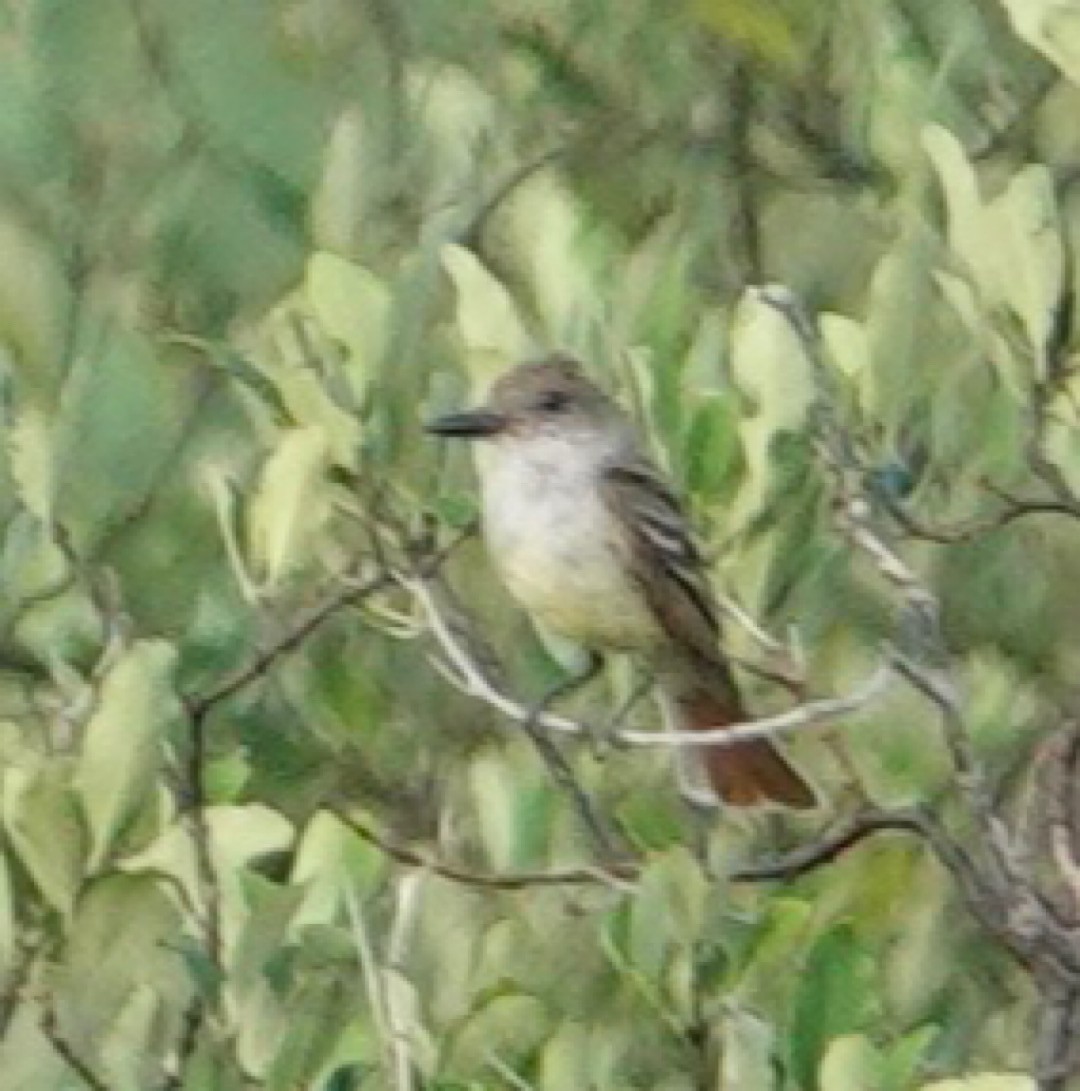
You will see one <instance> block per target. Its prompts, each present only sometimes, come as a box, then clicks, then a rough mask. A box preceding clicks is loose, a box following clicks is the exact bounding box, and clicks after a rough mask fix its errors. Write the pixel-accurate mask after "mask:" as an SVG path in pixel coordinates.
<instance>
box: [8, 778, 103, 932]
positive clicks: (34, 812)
mask: <svg viewBox="0 0 1080 1091" xmlns="http://www.w3.org/2000/svg"><path fill="white" fill-rule="evenodd" d="M0 784H2V786H3V792H2V793H0V813H2V815H3V822H4V830H5V832H6V834H7V836H8V838H9V839H10V842H11V846H12V848H13V849H14V850H15V854H16V855H17V856H18V859H19V861H20V863H21V864H22V865H23V867H25V868H26V870H27V872H29V874H30V878H31V879H32V880H33V882H34V884H35V885H36V886H37V888H38V890H39V891H40V893H41V895H42V897H43V898H44V899H45V901H46V902H48V903H49V905H51V906H52V907H53V908H54V909H56V910H58V911H59V912H60V913H61V914H63V915H67V914H69V913H70V912H71V909H72V907H73V906H74V904H75V898H76V895H77V893H78V890H79V887H80V885H81V884H82V882H83V875H84V870H85V854H86V844H85V835H84V832H83V829H84V827H83V823H82V822H81V821H80V817H79V812H78V803H77V802H76V799H75V795H74V793H73V792H72V790H71V787H70V786H69V784H68V782H67V775H66V770H65V769H64V768H63V767H62V766H61V765H60V764H59V763H55V764H53V765H51V766H47V767H44V768H42V769H40V770H38V771H37V772H34V773H31V772H30V771H28V770H26V769H23V768H20V767H18V766H12V767H10V768H8V769H5V770H4V772H3V774H2V778H0Z"/></svg>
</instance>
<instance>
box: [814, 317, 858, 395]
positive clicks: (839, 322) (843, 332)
mask: <svg viewBox="0 0 1080 1091" xmlns="http://www.w3.org/2000/svg"><path fill="white" fill-rule="evenodd" d="M820 326H821V339H822V341H823V343H824V345H825V349H826V352H827V353H828V357H829V359H830V360H831V361H832V362H833V363H835V364H836V366H837V367H839V368H840V370H841V371H842V372H843V373H844V374H845V375H846V376H847V377H848V378H849V379H853V380H857V379H858V378H859V377H860V376H862V375H864V374H865V373H866V371H867V369H868V368H869V366H870V344H869V341H868V338H867V332H866V327H865V326H864V325H863V324H862V323H861V322H856V321H855V319H853V318H848V317H847V316H846V315H842V314H823V315H822V316H821V321H820Z"/></svg>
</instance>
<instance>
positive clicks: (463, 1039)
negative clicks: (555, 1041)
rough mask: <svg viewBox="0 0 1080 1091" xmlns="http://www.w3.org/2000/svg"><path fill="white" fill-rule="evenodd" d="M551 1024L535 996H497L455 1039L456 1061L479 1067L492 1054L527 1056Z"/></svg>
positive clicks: (469, 1020) (474, 1015)
mask: <svg viewBox="0 0 1080 1091" xmlns="http://www.w3.org/2000/svg"><path fill="white" fill-rule="evenodd" d="M549 1025H550V1022H549V1018H548V1013H547V1012H546V1011H545V1008H544V1005H543V1004H542V1003H541V1002H540V1001H539V1000H537V999H536V997H534V996H528V995H525V994H522V993H513V992H511V993H507V994H505V995H502V996H499V995H496V996H494V997H492V998H491V999H490V1000H489V1001H487V1002H481V1003H480V1004H479V1005H478V1007H477V1008H476V1010H475V1011H473V1012H472V1014H470V1015H469V1017H468V1019H467V1020H465V1021H464V1023H463V1025H462V1027H461V1029H460V1030H459V1031H458V1033H457V1034H456V1035H455V1036H454V1039H453V1042H452V1052H451V1056H452V1058H453V1062H454V1064H455V1065H462V1066H468V1067H477V1068H480V1067H482V1066H483V1065H484V1062H485V1060H486V1058H487V1057H488V1056H490V1055H492V1054H494V1055H495V1056H502V1057H504V1058H506V1059H507V1060H508V1061H509V1060H510V1059H512V1058H514V1057H517V1056H524V1055H526V1054H527V1052H528V1051H529V1050H531V1049H532V1048H534V1047H535V1045H536V1043H537V1041H538V1040H539V1039H540V1037H541V1036H542V1035H543V1033H544V1030H545V1029H546V1028H547V1027H548V1026H549ZM579 1086H581V1085H579Z"/></svg>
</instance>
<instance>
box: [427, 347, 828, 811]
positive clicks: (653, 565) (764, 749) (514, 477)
mask: <svg viewBox="0 0 1080 1091" xmlns="http://www.w3.org/2000/svg"><path fill="white" fill-rule="evenodd" d="M427 430H428V431H429V432H431V433H433V434H436V435H440V436H444V437H454V438H460V439H468V440H474V441H478V442H480V443H481V444H482V448H483V450H482V456H481V457H480V458H478V459H477V464H478V470H479V476H480V490H481V522H482V526H483V534H484V539H485V543H486V546H487V551H488V554H489V555H490V558H491V560H492V562H493V564H494V567H495V568H496V570H497V571H498V573H499V575H500V577H501V580H502V582H503V583H504V585H505V587H506V588H507V590H508V591H509V593H510V595H511V596H512V597H513V598H514V599H515V600H516V601H517V602H518V604H519V605H520V606H521V607H523V608H524V610H525V611H526V613H527V614H528V615H529V616H530V617H531V619H532V620H533V622H534V624H536V626H537V628H538V629H539V630H540V631H541V632H543V633H548V634H553V635H554V636H555V637H556V638H558V639H559V640H561V641H565V642H569V644H570V645H572V646H575V647H578V648H581V649H583V650H584V651H585V653H586V655H587V657H588V662H589V664H590V669H589V670H587V671H586V672H585V673H586V674H591V673H594V668H595V667H596V666H597V664H598V663H599V662H600V661H602V659H603V657H604V656H605V655H607V654H608V653H630V654H632V655H634V656H636V657H638V658H639V659H640V660H641V661H642V662H643V663H644V665H645V666H646V668H647V669H648V671H649V673H650V674H651V676H652V677H653V678H654V680H655V683H656V685H657V687H658V689H659V693H660V698H661V703H662V705H663V706H664V707H665V708H666V709H668V710H670V712H671V713H672V715H673V718H674V724H675V726H677V727H679V728H683V729H689V730H698V731H703V730H712V729H716V728H723V727H726V726H730V725H732V724H736V723H741V722H744V721H745V720H746V718H747V717H746V714H745V711H744V708H743V703H742V699H741V696H740V693H739V689H738V686H737V684H736V681H735V678H734V677H733V673H732V670H731V666H730V663H729V662H728V660H727V658H726V657H725V655H724V653H723V651H722V650H721V647H720V639H719V638H720V625H719V617H718V610H717V606H716V602H715V599H714V596H713V594H712V592H711V589H710V587H709V583H708V580H707V578H706V573H705V565H704V562H703V557H702V554H701V552H700V550H699V549H698V548H697V546H696V545H695V543H694V540H693V537H692V535H691V533H690V528H689V523H688V520H687V517H686V515H685V513H684V510H683V507H682V505H681V504H680V501H679V499H678V497H677V495H676V493H675V491H674V489H673V488H672V486H671V485H670V484H669V482H668V481H667V480H666V479H665V477H664V476H663V475H662V474H661V472H660V471H659V469H658V468H657V466H656V465H655V464H654V462H653V461H652V460H651V459H650V458H649V457H648V455H647V453H646V450H645V446H644V443H643V441H642V439H641V436H640V434H639V433H638V430H637V429H636V428H635V427H634V425H633V423H632V421H631V420H630V418H629V416H628V415H627V414H626V413H625V412H624V411H623V410H622V408H621V407H620V406H619V405H618V403H617V402H616V401H615V400H614V399H613V398H611V397H609V396H608V395H607V394H606V393H605V392H604V391H603V390H602V389H601V388H600V387H599V386H598V385H596V384H595V383H594V382H593V381H592V380H590V379H589V378H588V377H587V375H586V372H585V369H584V367H583V365H582V364H581V363H580V362H579V361H578V360H577V359H575V358H573V357H570V356H568V355H565V354H561V353H556V354H553V355H550V356H548V357H546V358H544V359H541V360H537V361H531V362H526V363H523V364H518V365H516V366H514V367H511V368H510V369H509V370H507V371H506V372H504V373H503V374H502V375H501V376H499V378H498V379H496V380H495V382H494V383H493V384H492V386H491V388H490V391H489V393H488V396H487V398H486V401H485V403H484V404H483V405H481V406H479V407H477V408H473V409H468V410H464V411H459V412H455V413H450V414H447V415H444V416H441V417H439V418H437V419H436V420H433V421H431V422H429V423H428V424H427ZM694 750H695V752H696V753H697V755H698V756H699V757H698V760H700V761H701V762H702V764H703V766H704V771H705V773H706V779H707V780H708V783H709V785H710V786H711V791H712V794H713V796H714V797H715V798H716V799H717V800H719V801H720V802H722V803H723V804H726V805H729V806H733V807H752V806H755V805H763V804H776V805H781V806H785V807H789V808H795V809H805V808H812V807H815V806H816V805H817V799H816V795H815V793H814V791H813V790H812V789H811V787H810V785H809V784H808V783H807V781H806V780H805V779H804V778H803V777H802V776H801V775H800V774H799V773H798V772H797V771H796V770H795V769H794V768H793V767H792V765H791V764H790V763H789V762H788V761H787V759H786V758H785V757H784V756H783V755H782V754H781V753H780V752H779V750H778V749H777V748H776V747H775V746H774V745H773V744H772V743H771V741H769V740H766V739H756V740H751V741H746V742H740V743H736V744H733V745H731V746H723V745H716V746H707V745H706V746H700V747H694Z"/></svg>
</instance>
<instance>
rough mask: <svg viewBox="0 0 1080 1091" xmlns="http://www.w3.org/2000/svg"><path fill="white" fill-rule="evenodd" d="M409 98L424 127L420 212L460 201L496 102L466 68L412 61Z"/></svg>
mask: <svg viewBox="0 0 1080 1091" xmlns="http://www.w3.org/2000/svg"><path fill="white" fill-rule="evenodd" d="M407 80H408V87H409V94H410V97H411V98H412V100H413V101H414V102H416V104H417V119H418V121H419V122H420V124H421V125H422V127H423V132H424V135H425V136H426V138H427V139H426V140H425V142H424V143H425V152H426V154H427V156H428V157H429V160H430V161H429V164H428V168H429V169H428V170H427V172H426V174H427V178H426V179H425V181H426V192H425V193H424V194H423V197H424V202H423V203H424V205H425V209H426V210H427V211H429V212H431V211H435V210H437V209H438V208H440V207H441V206H445V205H446V204H448V203H452V202H462V201H463V196H464V193H466V192H468V191H467V190H466V189H465V188H464V187H466V186H467V185H468V184H469V183H470V182H471V181H472V180H473V179H475V177H476V174H477V170H476V149H477V146H478V145H479V143H480V142H481V141H483V140H485V139H486V138H487V137H488V135H489V133H490V132H491V130H492V128H493V127H494V126H495V124H496V109H495V101H494V99H493V98H492V96H491V94H490V93H489V92H488V91H487V90H486V89H485V88H484V87H483V86H482V84H481V83H480V81H479V80H477V79H475V78H474V77H473V76H472V75H471V74H470V73H469V72H468V71H467V70H466V69H464V68H462V67H460V66H457V65H452V64H447V63H445V62H440V63H438V64H429V65H425V64H422V63H414V64H412V65H410V66H409V70H408V73H407Z"/></svg>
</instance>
